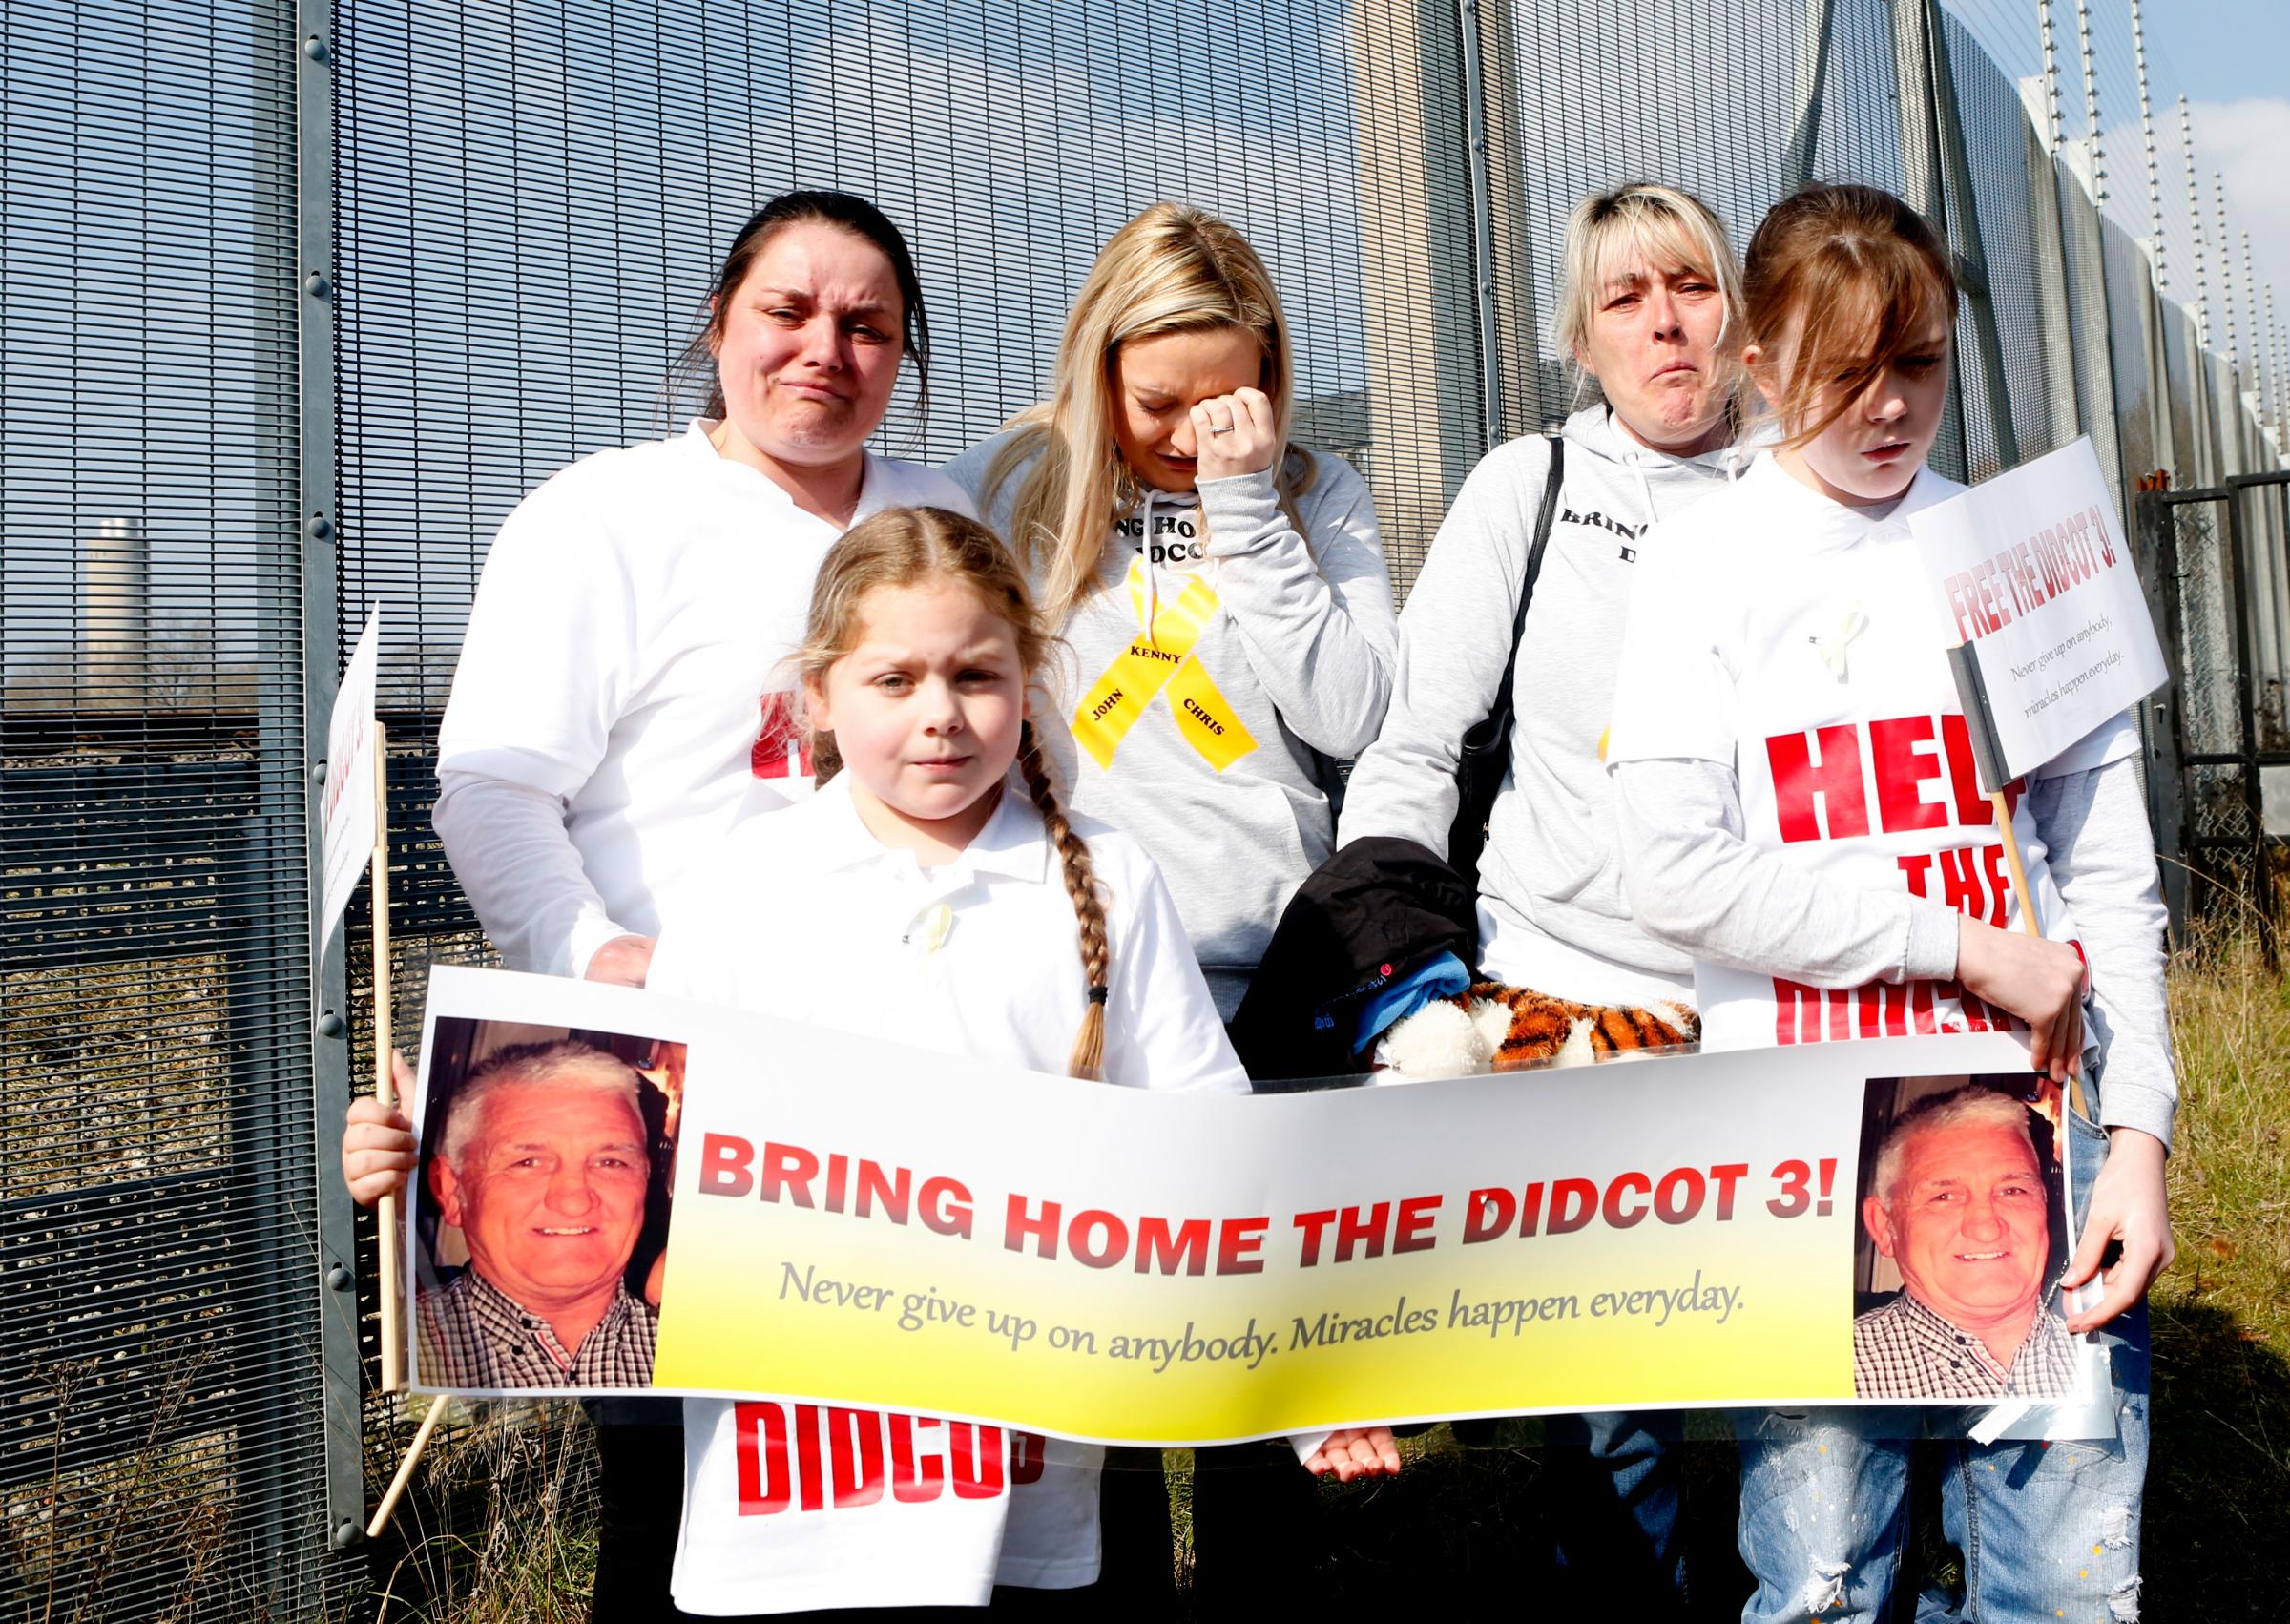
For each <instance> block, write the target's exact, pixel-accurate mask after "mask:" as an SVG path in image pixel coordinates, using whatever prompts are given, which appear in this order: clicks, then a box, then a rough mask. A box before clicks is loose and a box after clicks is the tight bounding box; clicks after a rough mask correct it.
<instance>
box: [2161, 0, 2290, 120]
mask: <svg viewBox="0 0 2290 1624" xmlns="http://www.w3.org/2000/svg"><path fill="white" fill-rule="evenodd" d="M2141 16H2142V18H2143V20H2144V23H2145V26H2146V30H2147V37H2148V43H2149V45H2150V47H2152V48H2154V49H2156V50H2158V51H2160V52H2162V53H2163V54H2165V55H2166V56H2167V57H2168V58H2169V60H2170V64H2171V66H2172V67H2173V68H2175V69H2176V71H2177V73H2178V77H2179V80H2180V82H2181V83H2182V84H2183V85H2184V86H2185V87H2186V92H2187V94H2188V95H2189V96H2190V97H2193V98H2196V99H2198V100H2202V101H2207V102H2226V101H2239V100H2242V99H2244V98H2246V97H2266V98H2271V99H2273V100H2277V101H2280V100H2282V99H2283V97H2284V96H2285V94H2290V5H2284V4H2282V3H2281V0H2148V4H2146V5H2145V6H2143V7H2142V8H2141Z"/></svg>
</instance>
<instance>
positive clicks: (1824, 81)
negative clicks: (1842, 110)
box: [1781, 0, 1836, 198]
mask: <svg viewBox="0 0 2290 1624" xmlns="http://www.w3.org/2000/svg"><path fill="white" fill-rule="evenodd" d="M1835 3H1836V0H1805V18H1804V24H1803V26H1802V28H1801V30H1800V31H1799V33H1798V40H1797V126H1796V128H1795V129H1793V130H1791V131H1790V133H1789V144H1788V146H1786V147H1785V148H1783V149H1782V151H1781V196H1782V197H1784V198H1785V197H1787V196H1789V194H1790V193H1792V192H1795V191H1797V190H1798V189H1799V188H1800V187H1801V186H1803V185H1804V184H1805V183H1806V182H1807V181H1809V180H1811V179H1812V178H1813V155H1814V153H1815V152H1816V151H1818V150H1819V149H1820V146H1821V104H1822V97H1823V96H1824V95H1826V94H1828V85H1829V18H1830V11H1831V8H1832V7H1833V6H1834V5H1835Z"/></svg>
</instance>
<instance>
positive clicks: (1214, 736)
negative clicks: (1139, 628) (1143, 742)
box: [1073, 558, 1257, 772]
mask: <svg viewBox="0 0 2290 1624" xmlns="http://www.w3.org/2000/svg"><path fill="white" fill-rule="evenodd" d="M1129 601H1130V611H1131V613H1132V614H1135V616H1136V617H1137V618H1138V619H1139V620H1142V619H1144V618H1145V561H1144V560H1143V559H1142V558H1135V559H1132V560H1131V561H1130V566H1129ZM1217 611H1218V598H1217V593H1216V590H1215V589H1214V588H1213V587H1211V586H1210V585H1209V583H1208V582H1207V581H1206V580H1204V579H1203V578H1202V577H1200V576H1199V575H1195V576H1193V577H1192V578H1191V579H1190V580H1188V581H1187V582H1186V583H1185V589H1184V591H1183V592H1181V593H1177V595H1176V597H1174V598H1170V599H1166V600H1164V601H1162V602H1161V603H1159V604H1158V605H1157V606H1156V607H1155V613H1154V616H1153V624H1152V627H1151V629H1150V630H1149V631H1148V632H1147V633H1146V634H1145V635H1142V636H1137V637H1133V638H1131V639H1130V643H1129V647H1128V648H1127V649H1125V650H1123V651H1122V652H1121V653H1120V654H1119V655H1117V656H1114V662H1113V664H1111V665H1109V666H1107V667H1106V668H1105V671H1104V673H1103V674H1102V675H1101V676H1099V677H1098V678H1097V680H1096V681H1095V682H1093V683H1092V684H1091V685H1090V690H1089V692H1088V693H1086V694H1084V695H1083V696H1082V697H1081V703H1080V704H1078V705H1076V706H1075V707H1074V708H1073V737H1074V739H1077V740H1078V741H1079V742H1080V744H1081V747H1082V748H1083V749H1084V750H1087V751H1088V752H1089V753H1090V755H1091V757H1092V759H1093V760H1095V761H1096V763H1097V764H1098V765H1099V766H1100V767H1106V768H1111V767H1112V766H1113V764H1114V751H1116V750H1118V749H1120V748H1121V740H1122V739H1123V738H1125V737H1126V736H1127V735H1128V733H1129V730H1130V729H1131V728H1133V727H1135V726H1136V724H1137V721H1138V719H1139V718H1142V717H1143V716H1144V715H1145V707H1146V706H1147V705H1148V704H1149V703H1151V702H1152V700H1153V698H1154V697H1155V695H1157V694H1158V693H1160V691H1161V690H1162V689H1164V688H1166V689H1168V691H1169V709H1170V712H1171V714H1173V715H1174V716H1175V717H1176V727H1177V732H1178V733H1179V734H1181V735H1182V736H1183V737H1184V739H1185V741H1186V742H1187V743H1189V744H1191V745H1192V746H1193V748H1194V749H1196V750H1197V751H1199V752H1200V755H1201V759H1202V760H1206V761H1207V762H1208V763H1209V765H1210V766H1212V767H1214V768H1215V769H1216V770H1217V771H1218V772H1222V771H1224V769H1225V768H1227V767H1229V766H1231V765H1232V764H1233V763H1234V762H1235V761H1238V760H1239V759H1240V758H1241V757H1243V756H1245V755H1247V754H1248V753H1249V752H1250V751H1251V750H1254V749H1255V748H1256V747H1257V740H1256V738H1255V736H1254V735H1252V734H1251V733H1250V732H1249V731H1248V729H1247V728H1245V727H1243V726H1242V725H1241V723H1240V718H1239V717H1238V716H1237V715H1235V714H1234V711H1233V707H1232V706H1231V705H1230V704H1228V703H1226V702H1225V697H1224V696H1223V695H1222V694H1220V693H1218V691H1217V684H1216V682H1215V680H1214V679H1213V678H1211V677H1210V676H1209V673H1208V668H1207V667H1205V666H1203V665H1202V664H1201V663H1200V661H1199V660H1197V659H1196V658H1194V657H1193V647H1194V645H1195V644H1196V643H1197V642H1199V641H1200V635H1201V633H1202V631H1204V630H1205V629H1206V628H1207V626H1208V624H1209V622H1210V620H1212V619H1213V618H1215V616H1216V614H1217Z"/></svg>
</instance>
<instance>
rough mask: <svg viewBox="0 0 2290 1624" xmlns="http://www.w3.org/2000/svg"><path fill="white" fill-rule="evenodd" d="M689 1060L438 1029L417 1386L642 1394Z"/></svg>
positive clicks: (622, 1043) (678, 1049) (419, 1210)
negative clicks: (619, 1390)
mask: <svg viewBox="0 0 2290 1624" xmlns="http://www.w3.org/2000/svg"><path fill="white" fill-rule="evenodd" d="M684 1054H685V1045H684V1044H683V1043H682V1042H680V1041H676V1040H671V1039H666V1038H660V1037H655V1036H651V1035H648V1034H644V1033H639V1032H629V1031H597V1030H593V1029H587V1028H578V1027H572V1026H560V1025H543V1024H534V1023H531V1022H527V1021H519V1020H511V1019H494V1020H489V1019H471V1018H467V1017H459V1016H440V1017H439V1018H437V1019H435V1020H434V1021H433V1022H432V1023H431V1028H430V1033H429V1040H428V1046H427V1063H426V1065H425V1067H424V1072H423V1090H422V1099H421V1103H420V1107H419V1110H418V1112H417V1119H418V1121H419V1122H420V1124H421V1145H422V1160H421V1167H420V1170H419V1174H418V1176H417V1179H416V1182H415V1194H414V1205H413V1234H414V1246H413V1258H412V1268H413V1273H414V1282H413V1317H412V1323H413V1326H414V1339H413V1340H414V1381H415V1383H416V1385H420V1386H423V1387H430V1388H437V1387H443V1388H452V1389H456V1390H467V1391H473V1392H503V1391H512V1390H527V1389H532V1388H566V1387H578V1388H584V1389H586V1388H616V1387H646V1386H649V1385H651V1383H652V1379H653V1353H654V1347H655V1343H656V1339H657V1334H658V1324H659V1301H660V1282H661V1280H662V1278H663V1276H664V1273H665V1269H666V1261H667V1241H668V1179H669V1176H670V1173H671V1169H672V1164H673V1159H674V1154H675V1153H674V1147H675V1139H676V1131H677V1118H678V1116H679V1115H680V1114H681V1111H682V1106H683V1079H684Z"/></svg>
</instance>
